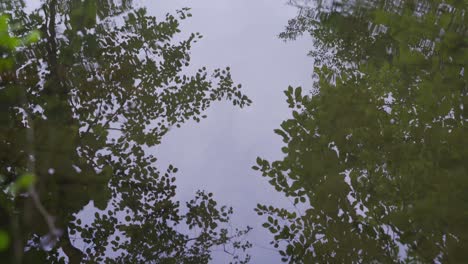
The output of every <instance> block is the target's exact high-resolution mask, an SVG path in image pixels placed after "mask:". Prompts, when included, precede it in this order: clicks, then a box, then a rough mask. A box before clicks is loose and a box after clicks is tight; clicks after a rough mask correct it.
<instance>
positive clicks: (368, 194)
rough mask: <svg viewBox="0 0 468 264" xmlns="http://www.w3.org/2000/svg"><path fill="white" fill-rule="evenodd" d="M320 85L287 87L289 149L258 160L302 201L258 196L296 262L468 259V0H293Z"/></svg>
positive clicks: (294, 23)
mask: <svg viewBox="0 0 468 264" xmlns="http://www.w3.org/2000/svg"><path fill="white" fill-rule="evenodd" d="M294 4H296V5H297V6H298V7H299V8H300V12H299V15H298V16H297V17H296V18H295V19H292V20H290V21H289V24H288V26H287V29H286V31H285V32H284V33H282V34H281V37H282V38H284V39H294V38H295V37H297V36H299V35H301V34H303V33H310V34H311V35H312V36H313V38H314V42H315V48H314V50H313V51H312V52H311V55H313V56H314V58H315V60H316V67H315V70H314V73H315V74H316V79H317V86H316V88H317V89H316V90H315V91H314V94H313V96H304V95H303V93H302V91H301V88H296V89H293V88H292V87H290V88H288V90H287V91H286V92H285V93H286V95H287V98H288V100H287V101H288V103H289V104H290V107H291V109H292V111H293V118H291V119H288V120H286V121H284V122H283V123H282V124H281V129H278V130H276V131H275V132H276V133H277V134H279V135H280V136H282V138H283V140H284V142H285V144H286V145H285V147H283V149H282V150H283V152H284V153H285V158H284V159H282V160H279V161H274V162H271V163H270V162H268V161H266V160H263V159H261V158H258V159H257V166H254V169H257V170H260V171H261V172H262V174H263V176H266V177H268V178H269V179H270V183H271V184H272V185H273V186H274V187H275V188H276V189H277V190H278V191H280V192H284V193H285V195H286V196H289V197H292V198H293V199H294V205H295V206H296V207H297V209H298V210H296V211H288V210H285V209H281V208H274V207H271V206H265V205H259V206H258V207H257V209H256V211H257V212H258V214H260V215H267V216H268V219H267V222H266V223H265V224H264V227H266V228H268V229H269V230H270V232H271V233H273V234H274V235H275V239H274V241H273V242H272V243H273V244H274V245H276V246H279V245H284V246H285V250H281V251H280V254H281V255H282V259H283V260H284V261H288V262H291V263H313V262H320V263H370V262H379V263H381V262H382V263H387V262H392V263H393V262H405V263H406V262H411V263H413V262H414V263H419V262H423V263H432V262H441V263H461V262H464V261H466V260H467V259H468V255H467V252H466V250H465V248H466V247H467V245H468V215H467V214H466V212H468V203H467V201H468V192H467V190H468V167H467V163H466V160H468V152H467V148H466V146H467V144H468V141H467V139H468V133H467V132H468V131H467V126H466V121H467V92H468V91H467V80H466V76H465V66H466V61H468V52H467V47H468V43H467V28H466V20H465V15H466V11H467V10H466V7H467V6H468V3H467V1H423V0H421V1H364V2H361V1H331V2H330V1H326V2H325V1H323V2H322V1H302V2H301V3H299V1H294Z"/></svg>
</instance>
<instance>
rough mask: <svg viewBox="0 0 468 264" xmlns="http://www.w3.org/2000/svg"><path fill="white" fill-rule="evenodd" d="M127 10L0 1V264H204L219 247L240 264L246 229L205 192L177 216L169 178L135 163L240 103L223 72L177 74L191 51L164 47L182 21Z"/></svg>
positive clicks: (147, 163) (87, 1)
mask: <svg viewBox="0 0 468 264" xmlns="http://www.w3.org/2000/svg"><path fill="white" fill-rule="evenodd" d="M133 6H134V5H133V3H132V1H125V0H124V1H115V2H114V1H95V0H84V1H81V0H79V1H78V0H68V1H67V0H48V1H42V2H41V4H40V8H39V9H37V10H34V11H33V12H30V13H26V12H25V8H24V7H25V4H24V2H23V1H19V0H14V1H0V12H1V13H2V14H3V17H2V21H0V22H1V23H2V25H0V26H1V27H2V28H0V29H1V31H2V32H0V34H1V36H0V38H1V42H0V52H1V55H2V56H3V57H2V69H1V80H0V108H1V112H0V120H1V124H0V149H1V152H0V175H1V177H2V179H1V188H2V191H1V192H0V205H1V207H0V210H1V211H0V215H1V219H0V230H2V231H1V232H2V233H1V236H0V240H1V241H0V242H1V243H0V244H2V243H3V244H2V245H4V246H3V248H2V249H0V250H2V251H1V252H0V258H1V259H2V260H6V261H7V262H12V263H14V262H16V263H32V262H33V263H39V262H45V261H47V262H51V263H58V262H70V263H96V262H104V261H105V262H106V263H113V262H118V263H140V262H153V263H206V262H207V261H208V260H209V259H210V258H211V251H212V249H213V247H214V246H218V245H221V246H225V248H226V251H227V252H228V253H230V254H233V260H234V261H235V262H237V261H239V262H242V261H243V260H244V258H243V257H245V256H244V255H243V254H244V251H245V250H246V249H247V248H248V247H250V244H249V243H248V242H242V243H241V242H240V240H237V239H238V238H239V237H240V236H243V235H244V234H245V233H247V232H248V231H249V230H250V228H247V229H245V230H238V229H233V228H228V226H229V223H228V221H229V216H230V215H231V214H232V209H231V208H228V207H225V206H219V205H217V203H216V201H215V200H214V199H213V197H212V194H211V193H205V192H202V191H200V192H198V193H197V194H196V196H195V198H194V199H193V200H191V201H189V202H187V203H186V205H185V206H181V205H180V202H179V201H177V200H176V199H175V198H174V196H175V191H176V186H175V183H174V181H175V173H176V172H177V168H175V167H173V166H172V165H171V166H169V167H168V168H167V169H164V170H159V169H158V168H157V167H156V166H155V165H154V164H155V161H156V157H154V156H153V155H149V154H147V153H148V152H147V151H146V153H145V150H147V149H149V148H152V147H153V148H154V147H155V146H157V145H158V144H159V143H160V142H161V139H162V138H163V136H164V135H165V134H166V133H167V132H168V131H169V129H171V128H173V127H179V126H180V125H181V124H182V123H184V122H185V121H188V120H195V121H200V119H202V118H204V117H205V116H204V115H203V112H204V110H206V109H207V108H208V107H209V106H210V104H211V103H212V102H214V101H217V100H223V99H224V100H228V101H231V102H232V103H233V104H234V105H237V106H240V107H244V106H246V105H249V104H250V100H249V99H248V98H247V97H246V96H245V95H244V94H242V93H241V91H240V85H237V84H235V83H234V82H233V80H232V79H231V75H230V71H229V68H226V69H216V70H214V71H213V72H209V71H208V70H207V69H205V68H202V69H199V70H198V71H197V72H196V73H194V74H192V75H187V74H185V73H184V72H187V71H186V70H185V67H186V66H189V62H190V48H191V46H192V45H193V44H194V43H195V42H197V41H198V40H199V39H200V38H201V36H200V35H199V34H198V33H196V34H191V35H189V36H188V38H186V39H185V40H182V41H175V40H174V38H176V37H177V38H179V37H178V36H177V33H179V32H180V30H179V23H180V21H181V20H184V19H185V18H187V17H190V16H191V15H190V12H189V10H188V9H182V10H180V11H178V12H177V14H176V15H170V14H168V15H166V16H165V17H163V18H162V19H156V18H155V17H153V16H149V15H148V14H146V12H145V9H141V8H134V7H133ZM31 32H33V33H34V32H38V33H40V35H41V37H40V38H39V39H38V40H37V41H36V39H31V38H34V36H36V35H37V34H32V35H31ZM15 36H16V37H15ZM28 36H29V37H28ZM15 38H16V39H17V40H18V41H16V42H15V43H13V44H15V45H16V46H9V44H8V43H9V42H7V41H6V40H8V39H15ZM25 38H29V39H30V41H21V40H22V39H25ZM6 61H8V62H6ZM34 182H35V183H34ZM85 206H86V208H87V209H85V210H82V209H83V208H84V207H85ZM80 211H81V213H80V214H78V213H79V212H80ZM0 246H1V245H0ZM23 249H24V250H23ZM236 250H237V251H236ZM236 252H237V253H241V255H238V254H237V253H236ZM241 257H242V258H241ZM246 259H247V260H248V255H247V256H246Z"/></svg>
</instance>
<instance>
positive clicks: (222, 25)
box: [142, 0, 313, 263]
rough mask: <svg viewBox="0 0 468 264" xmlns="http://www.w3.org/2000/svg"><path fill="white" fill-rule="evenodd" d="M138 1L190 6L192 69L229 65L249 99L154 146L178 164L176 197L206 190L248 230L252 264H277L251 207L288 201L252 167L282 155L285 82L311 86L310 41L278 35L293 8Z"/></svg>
mask: <svg viewBox="0 0 468 264" xmlns="http://www.w3.org/2000/svg"><path fill="white" fill-rule="evenodd" d="M142 4H143V5H144V6H146V7H147V8H148V13H149V14H155V15H158V14H165V13H167V12H172V11H174V10H176V9H180V8H182V7H190V8H192V10H191V11H192V13H193V17H191V18H190V19H189V20H187V21H184V22H183V23H182V25H181V29H182V32H185V33H187V34H189V33H190V32H196V31H198V32H200V33H201V34H202V35H203V39H202V40H201V41H200V42H199V43H197V45H195V46H194V47H193V50H192V61H191V63H192V64H191V67H192V68H194V69H196V68H199V67H203V66H207V68H216V67H222V66H223V65H228V66H230V67H231V72H232V76H233V79H234V80H235V81H236V82H239V83H241V84H242V85H243V88H244V92H245V93H246V94H247V95H248V96H249V97H250V98H251V99H252V101H253V104H252V105H251V106H250V107H247V108H244V109H241V110H240V109H236V108H233V107H231V106H229V105H227V104H223V103H217V104H213V106H212V107H211V108H210V109H208V111H207V115H208V118H207V119H205V120H203V121H202V122H201V123H199V124H194V123H190V122H189V123H186V124H184V125H183V126H182V127H181V128H177V129H176V128H174V129H173V130H171V131H170V133H169V134H168V135H167V136H166V137H165V138H164V139H163V141H162V144H161V145H159V146H157V147H156V149H157V152H158V157H159V163H160V164H162V165H163V166H162V167H164V165H166V164H169V163H173V164H174V165H175V166H177V167H178V168H179V170H180V173H179V174H178V178H177V187H178V193H177V195H178V197H179V198H180V199H181V200H187V199H189V198H190V197H192V196H193V194H194V193H195V191H196V190H198V189H205V190H209V191H211V192H213V193H214V194H215V195H216V197H217V200H218V201H219V203H221V204H228V205H231V206H233V207H234V210H235V211H234V212H235V213H234V215H233V216H232V223H233V225H234V226H238V225H251V226H252V227H254V230H252V232H251V233H250V234H249V236H248V239H249V240H250V241H251V242H252V243H253V248H252V250H251V254H252V263H281V260H280V258H279V257H278V256H279V255H278V254H277V253H276V250H274V249H273V247H272V246H271V245H269V241H270V240H271V235H270V234H269V233H268V231H267V230H265V229H264V228H262V227H261V224H262V221H261V218H260V217H258V216H257V215H256V213H255V212H254V211H253V208H254V207H255V206H256V204H257V203H261V204H275V205H277V206H280V207H281V206H282V207H286V208H288V207H291V203H290V201H289V200H287V198H285V197H284V196H283V195H282V194H281V193H278V192H276V191H275V190H274V188H272V187H271V186H270V185H269V184H268V182H267V180H266V179H264V178H262V177H260V176H259V175H258V174H255V173H254V171H252V170H251V166H252V165H254V164H255V159H256V157H257V156H261V157H267V158H271V159H276V158H278V157H280V156H282V153H281V151H280V146H281V139H280V137H279V136H277V135H276V134H274V133H273V129H275V128H277V127H278V126H279V124H280V123H281V121H282V120H284V119H286V118H288V117H289V116H290V114H291V113H290V110H288V106H287V103H286V102H285V96H284V93H283V91H284V90H285V89H286V88H287V87H288V86H289V85H291V86H302V87H305V88H307V87H311V86H312V78H311V72H312V67H313V59H312V58H311V57H308V56H306V55H307V53H308V51H309V50H310V49H311V46H312V45H311V40H310V38H308V37H304V38H301V39H298V40H297V41H292V42H283V41H282V40H280V39H279V38H278V34H279V33H280V32H281V31H282V30H283V29H284V27H285V25H286V24H287V21H288V19H290V18H291V17H294V16H295V15H296V14H297V9H295V8H293V7H290V6H287V5H286V2H285V1H283V0H275V1H265V0H260V1H247V0H240V1H231V0H220V1H207V0H201V1H159V0H158V1H149V0H148V1H143V2H142ZM213 160H215V161H216V162H215V163H213V162H212V161H213ZM272 249H273V250H272ZM224 257H226V255H225V254H223V253H220V252H217V253H216V254H215V255H214V260H213V263H224V261H223V258H224Z"/></svg>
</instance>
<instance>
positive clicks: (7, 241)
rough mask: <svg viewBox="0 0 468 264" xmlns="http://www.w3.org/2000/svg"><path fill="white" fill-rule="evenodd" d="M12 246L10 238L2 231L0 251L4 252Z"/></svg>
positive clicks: (0, 231)
mask: <svg viewBox="0 0 468 264" xmlns="http://www.w3.org/2000/svg"><path fill="white" fill-rule="evenodd" d="M9 244H10V237H9V236H8V233H7V232H5V231H2V230H0V251H4V250H6V249H7V248H8V246H9Z"/></svg>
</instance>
